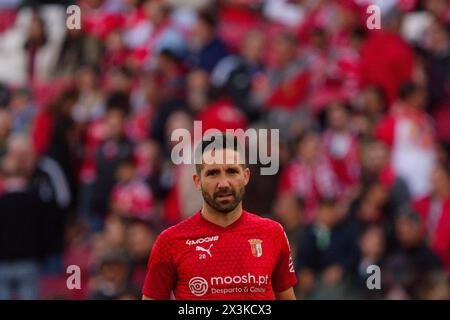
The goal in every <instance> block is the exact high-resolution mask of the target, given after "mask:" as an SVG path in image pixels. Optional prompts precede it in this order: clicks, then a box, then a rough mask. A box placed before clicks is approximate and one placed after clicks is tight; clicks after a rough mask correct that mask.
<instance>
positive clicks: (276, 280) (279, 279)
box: [272, 225, 297, 292]
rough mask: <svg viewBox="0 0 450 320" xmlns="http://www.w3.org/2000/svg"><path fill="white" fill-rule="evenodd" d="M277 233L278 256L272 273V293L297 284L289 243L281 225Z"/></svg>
mask: <svg viewBox="0 0 450 320" xmlns="http://www.w3.org/2000/svg"><path fill="white" fill-rule="evenodd" d="M277 233H278V234H277V240H278V241H277V243H279V244H280V255H279V258H278V261H277V263H276V265H275V269H274V271H273V273H272V286H273V289H274V291H276V292H282V291H285V290H287V289H289V288H291V287H293V286H294V285H295V284H296V283H297V276H296V275H295V270H294V262H293V260H292V255H291V249H290V246H289V241H288V238H287V236H286V233H285V232H284V230H283V227H281V225H278V231H277Z"/></svg>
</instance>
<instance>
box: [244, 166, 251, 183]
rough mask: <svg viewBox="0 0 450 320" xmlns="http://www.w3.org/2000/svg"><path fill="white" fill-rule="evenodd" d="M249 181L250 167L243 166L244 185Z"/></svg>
mask: <svg viewBox="0 0 450 320" xmlns="http://www.w3.org/2000/svg"><path fill="white" fill-rule="evenodd" d="M249 181H250V169H249V168H245V169H244V185H247V184H248V182H249Z"/></svg>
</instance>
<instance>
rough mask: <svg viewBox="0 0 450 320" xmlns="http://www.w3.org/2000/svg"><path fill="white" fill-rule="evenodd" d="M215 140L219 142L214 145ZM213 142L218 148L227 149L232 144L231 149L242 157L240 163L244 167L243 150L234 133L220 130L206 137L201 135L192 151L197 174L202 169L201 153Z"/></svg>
mask: <svg viewBox="0 0 450 320" xmlns="http://www.w3.org/2000/svg"><path fill="white" fill-rule="evenodd" d="M216 140H219V142H221V144H219V145H216ZM213 143H214V144H215V145H214V147H217V148H220V149H222V150H225V149H229V148H230V146H232V150H234V151H236V152H237V153H238V154H239V155H240V156H241V157H242V161H243V163H242V164H241V165H242V167H243V168H244V169H245V168H246V164H245V158H244V156H243V155H244V152H243V149H242V146H241V144H240V143H239V141H238V139H237V137H236V136H234V135H231V134H227V133H224V132H222V133H220V134H213V135H211V136H208V137H203V138H202V141H201V142H200V143H199V145H198V146H197V148H196V149H195V153H194V157H195V160H196V161H195V170H196V172H197V174H198V175H200V172H201V171H202V169H203V154H204V152H205V151H206V149H207V148H208V147H209V145H211V144H213Z"/></svg>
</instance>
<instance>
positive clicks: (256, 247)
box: [248, 239, 263, 258]
mask: <svg viewBox="0 0 450 320" xmlns="http://www.w3.org/2000/svg"><path fill="white" fill-rule="evenodd" d="M248 243H250V248H251V249H252V254H253V255H254V256H255V257H257V258H259V257H261V256H262V253H263V252H262V245H261V243H262V240H260V239H250V240H248Z"/></svg>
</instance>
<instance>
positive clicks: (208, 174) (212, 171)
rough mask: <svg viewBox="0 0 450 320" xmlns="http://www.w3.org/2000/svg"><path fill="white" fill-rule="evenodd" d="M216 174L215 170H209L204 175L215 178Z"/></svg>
mask: <svg viewBox="0 0 450 320" xmlns="http://www.w3.org/2000/svg"><path fill="white" fill-rule="evenodd" d="M217 173H218V171H217V170H211V171H208V172H207V173H206V175H207V176H215V175H217Z"/></svg>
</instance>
